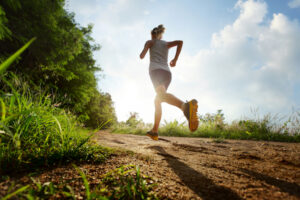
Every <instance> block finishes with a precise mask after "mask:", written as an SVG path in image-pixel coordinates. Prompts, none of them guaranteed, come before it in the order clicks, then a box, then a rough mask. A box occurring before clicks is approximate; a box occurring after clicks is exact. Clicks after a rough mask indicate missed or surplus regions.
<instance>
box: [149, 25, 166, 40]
mask: <svg viewBox="0 0 300 200" xmlns="http://www.w3.org/2000/svg"><path fill="white" fill-rule="evenodd" d="M164 32H165V27H164V26H163V25H162V24H161V25H159V26H158V27H155V28H154V29H152V31H151V36H152V39H159V40H160V39H161V38H162V35H163V33H164Z"/></svg>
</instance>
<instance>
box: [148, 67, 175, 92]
mask: <svg viewBox="0 0 300 200" xmlns="http://www.w3.org/2000/svg"><path fill="white" fill-rule="evenodd" d="M150 78H151V81H152V84H153V86H154V89H156V88H157V86H160V85H164V86H165V88H166V90H167V89H168V87H169V85H170V83H171V80H172V74H171V72H168V71H166V70H163V69H156V70H153V71H150Z"/></svg>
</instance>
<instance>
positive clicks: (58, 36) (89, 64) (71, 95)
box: [0, 0, 115, 124]
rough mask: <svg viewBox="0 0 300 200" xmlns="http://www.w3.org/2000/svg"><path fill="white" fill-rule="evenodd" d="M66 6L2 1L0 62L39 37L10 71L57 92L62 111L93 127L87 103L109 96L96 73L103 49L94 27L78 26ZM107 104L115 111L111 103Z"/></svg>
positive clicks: (52, 0)
mask: <svg viewBox="0 0 300 200" xmlns="http://www.w3.org/2000/svg"><path fill="white" fill-rule="evenodd" d="M64 2H65V1H64V0H43V1H37V0H1V3H0V61H1V59H2V60H3V58H7V57H8V56H9V55H11V54H12V53H14V52H15V51H16V50H17V49H18V48H19V47H20V46H22V45H23V44H24V43H25V42H27V41H28V40H29V39H30V38H32V37H36V38H37V40H36V42H35V43H34V44H33V45H32V46H31V48H30V49H28V51H26V52H24V54H23V55H22V59H19V60H18V62H16V63H15V64H13V65H12V66H11V68H10V69H9V70H10V71H11V72H14V73H16V74H18V75H20V76H22V77H25V78H26V79H27V81H28V82H30V83H32V86H38V87H41V88H42V89H45V90H47V91H49V93H52V94H55V101H56V102H59V103H60V105H61V107H63V108H66V109H69V110H70V111H72V112H73V113H75V114H76V115H78V117H79V118H80V119H82V120H83V121H85V120H89V122H88V123H87V124H94V123H92V122H91V120H93V117H92V116H89V114H91V115H94V114H93V113H94V112H93V111H89V110H88V109H89V108H92V106H89V105H88V104H89V103H94V101H96V100H95V98H98V99H101V98H103V99H105V98H107V97H106V94H102V93H100V92H98V91H97V89H96V85H97V80H96V77H95V72H96V71H101V68H100V67H99V66H97V65H96V61H95V60H94V58H93V52H94V51H96V50H99V49H100V46H99V45H98V44H95V42H94V40H93V38H92V37H91V33H92V25H88V26H87V27H81V26H79V25H78V24H77V23H76V22H75V20H74V13H69V12H67V11H66V10H65V9H64ZM0 88H1V85H0ZM101 95H102V96H103V97H101V98H100V96H101ZM97 101H98V100H97ZM105 103H108V104H109V105H108V106H109V107H112V101H111V100H110V101H108V100H107V101H105ZM98 105H100V104H98ZM101 106H104V105H103V103H102V104H101ZM105 106H106V105H105ZM93 109H94V107H93ZM104 110H105V109H100V111H103V112H104ZM100 114H101V113H100ZM113 114H114V113H113ZM104 115H105V114H104ZM113 118H114V119H115V117H113ZM97 122H99V121H97Z"/></svg>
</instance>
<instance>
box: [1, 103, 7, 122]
mask: <svg viewBox="0 0 300 200" xmlns="http://www.w3.org/2000/svg"><path fill="white" fill-rule="evenodd" d="M0 105H1V121H4V120H5V116H6V108H5V103H4V101H3V100H2V98H0Z"/></svg>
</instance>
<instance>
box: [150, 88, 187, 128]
mask: <svg viewBox="0 0 300 200" xmlns="http://www.w3.org/2000/svg"><path fill="white" fill-rule="evenodd" d="M162 102H166V103H168V104H170V105H173V106H176V107H178V108H179V109H181V110H183V105H184V102H183V101H181V100H180V99H178V98H177V97H175V96H174V95H173V94H170V93H167V92H166V88H165V86H164V85H160V86H158V87H157V88H156V97H155V119H154V126H153V129H152V131H153V132H155V133H156V132H157V131H158V127H159V123H160V120H161V115H162V109H161V103H162Z"/></svg>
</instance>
